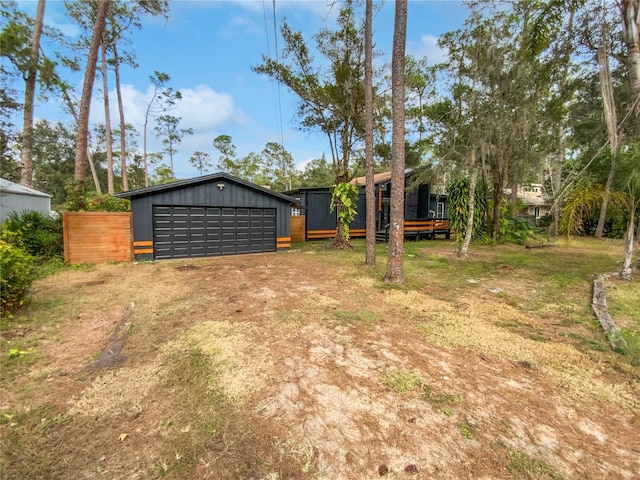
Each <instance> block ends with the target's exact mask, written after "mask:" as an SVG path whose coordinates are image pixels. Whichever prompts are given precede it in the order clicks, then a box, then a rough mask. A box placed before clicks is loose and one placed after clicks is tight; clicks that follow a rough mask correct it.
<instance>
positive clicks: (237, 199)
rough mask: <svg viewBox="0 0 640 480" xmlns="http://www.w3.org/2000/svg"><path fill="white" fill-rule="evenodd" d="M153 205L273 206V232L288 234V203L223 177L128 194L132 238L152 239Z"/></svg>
mask: <svg viewBox="0 0 640 480" xmlns="http://www.w3.org/2000/svg"><path fill="white" fill-rule="evenodd" d="M217 183H224V184H225V187H224V189H222V190H220V189H219V188H218V187H217V186H216V184H217ZM154 205H178V206H195V207H255V208H275V209H276V210H277V226H276V234H277V236H278V237H289V234H290V231H289V217H290V215H291V207H290V205H289V203H288V202H287V201H285V200H282V199H279V198H277V197H272V196H270V195H268V194H266V193H262V192H260V191H257V190H253V189H251V188H247V187H245V186H244V185H240V184H236V183H234V182H231V181H229V180H226V179H224V180H221V181H220V182H217V181H213V182H209V183H202V184H196V185H193V184H191V185H186V186H184V187H182V188H177V189H172V190H164V191H159V192H151V193H149V194H147V195H141V196H137V197H133V198H131V212H132V214H133V238H134V242H140V241H150V240H153V206H154ZM152 257H153V255H143V256H140V257H138V256H137V257H136V258H147V259H151V258H152Z"/></svg>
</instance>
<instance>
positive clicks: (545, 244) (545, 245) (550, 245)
mask: <svg viewBox="0 0 640 480" xmlns="http://www.w3.org/2000/svg"><path fill="white" fill-rule="evenodd" d="M557 246H558V244H557V243H538V244H535V245H525V246H524V248H547V247H557Z"/></svg>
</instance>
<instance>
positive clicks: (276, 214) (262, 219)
mask: <svg viewBox="0 0 640 480" xmlns="http://www.w3.org/2000/svg"><path fill="white" fill-rule="evenodd" d="M116 196H117V197H124V198H130V199H131V213H132V215H133V253H134V258H135V259H136V260H158V259H166V258H191V257H208V256H217V255H237V254H243V253H260V252H275V251H277V250H281V249H287V248H290V246H291V237H290V230H289V218H290V215H291V207H292V206H295V205H297V203H296V200H295V199H293V198H291V197H288V196H286V195H283V194H281V193H277V192H274V191H272V190H269V189H266V188H264V187H261V186H259V185H256V184H254V183H251V182H247V181H245V180H241V179H239V178H236V177H234V176H231V175H229V174H227V173H214V174H212V175H205V176H202V177H197V178H193V179H189V180H181V181H177V182H172V183H168V184H165V185H157V186H153V187H148V188H142V189H139V190H132V191H129V192H122V193H118V194H116Z"/></svg>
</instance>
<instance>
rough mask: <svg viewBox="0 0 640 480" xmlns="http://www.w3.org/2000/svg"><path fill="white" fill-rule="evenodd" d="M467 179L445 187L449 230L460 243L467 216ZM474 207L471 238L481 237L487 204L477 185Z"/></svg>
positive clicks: (465, 227)
mask: <svg viewBox="0 0 640 480" xmlns="http://www.w3.org/2000/svg"><path fill="white" fill-rule="evenodd" d="M469 188H470V187H469V179H468V178H460V179H458V180H455V181H453V182H451V183H450V184H449V185H448V186H447V199H448V202H449V219H450V220H449V221H450V225H451V230H453V231H454V232H455V237H456V240H457V241H462V240H463V238H464V235H465V232H466V230H467V216H468V215H469V198H470V195H469V193H470V192H469ZM474 204H475V207H474V211H473V238H474V240H478V239H480V238H481V237H482V235H483V233H484V229H485V225H484V215H485V212H486V209H487V202H486V199H485V197H484V195H483V192H482V189H481V188H480V186H479V185H478V186H477V187H476V192H475V202H474Z"/></svg>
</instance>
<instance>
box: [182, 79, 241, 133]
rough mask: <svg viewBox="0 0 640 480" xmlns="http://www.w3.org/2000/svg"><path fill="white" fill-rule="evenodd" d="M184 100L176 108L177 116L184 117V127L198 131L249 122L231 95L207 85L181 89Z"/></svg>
mask: <svg viewBox="0 0 640 480" xmlns="http://www.w3.org/2000/svg"><path fill="white" fill-rule="evenodd" d="M180 93H181V94H182V100H180V101H179V102H178V107H177V108H176V110H175V114H174V115H175V116H176V117H182V122H181V125H182V126H183V128H193V129H194V130H196V131H202V130H213V129H219V128H220V127H222V126H227V125H242V124H246V123H247V122H248V119H247V117H246V116H245V115H244V113H243V112H242V111H240V110H239V109H238V108H237V107H236V105H235V102H234V99H233V97H232V96H231V95H229V94H227V93H218V92H216V91H215V90H213V89H212V88H211V87H208V86H206V85H198V86H197V87H196V88H195V90H193V89H190V88H183V89H180Z"/></svg>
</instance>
